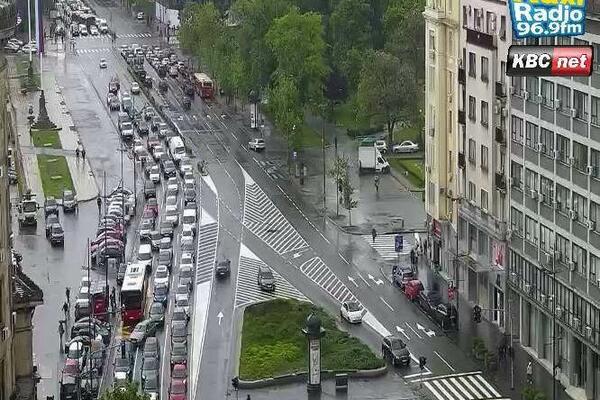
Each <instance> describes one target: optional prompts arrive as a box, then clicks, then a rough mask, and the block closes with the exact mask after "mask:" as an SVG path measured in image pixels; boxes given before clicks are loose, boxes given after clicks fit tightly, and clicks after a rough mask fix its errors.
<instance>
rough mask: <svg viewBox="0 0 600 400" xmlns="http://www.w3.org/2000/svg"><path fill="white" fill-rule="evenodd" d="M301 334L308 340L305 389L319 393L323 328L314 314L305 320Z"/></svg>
mask: <svg viewBox="0 0 600 400" xmlns="http://www.w3.org/2000/svg"><path fill="white" fill-rule="evenodd" d="M302 333H304V335H305V336H306V337H307V339H308V380H307V381H306V389H307V390H308V391H309V392H320V391H321V338H322V337H323V336H325V328H323V327H322V326H321V319H320V318H319V317H318V316H317V315H316V314H314V313H311V314H310V315H309V316H308V318H306V327H304V328H303V329H302Z"/></svg>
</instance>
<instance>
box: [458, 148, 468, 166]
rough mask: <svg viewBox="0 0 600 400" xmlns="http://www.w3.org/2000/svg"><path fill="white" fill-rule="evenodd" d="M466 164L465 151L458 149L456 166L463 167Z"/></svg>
mask: <svg viewBox="0 0 600 400" xmlns="http://www.w3.org/2000/svg"><path fill="white" fill-rule="evenodd" d="M466 166H467V162H466V160H465V153H463V152H462V151H460V152H459V153H458V168H463V169H464V168H465V167H466Z"/></svg>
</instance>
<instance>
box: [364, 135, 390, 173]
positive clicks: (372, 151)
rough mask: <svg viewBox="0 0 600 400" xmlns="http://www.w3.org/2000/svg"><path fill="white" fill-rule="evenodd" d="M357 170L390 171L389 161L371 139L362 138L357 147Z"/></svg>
mask: <svg viewBox="0 0 600 400" xmlns="http://www.w3.org/2000/svg"><path fill="white" fill-rule="evenodd" d="M358 170H359V172H360V173H362V172H363V171H367V170H370V171H375V172H382V173H384V174H386V173H388V172H390V163H388V162H387V160H386V159H385V158H383V156H382V155H381V152H380V151H379V150H378V149H377V147H375V141H374V140H372V139H365V140H363V141H362V142H361V143H360V146H359V147H358Z"/></svg>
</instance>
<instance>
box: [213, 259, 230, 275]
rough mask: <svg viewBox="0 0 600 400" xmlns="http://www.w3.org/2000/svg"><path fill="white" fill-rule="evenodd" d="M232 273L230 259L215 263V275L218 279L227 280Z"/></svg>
mask: <svg viewBox="0 0 600 400" xmlns="http://www.w3.org/2000/svg"><path fill="white" fill-rule="evenodd" d="M230 273H231V261H230V260H229V259H225V260H221V261H217V262H216V263H215V275H216V276H217V278H225V277H227V276H229V274H230Z"/></svg>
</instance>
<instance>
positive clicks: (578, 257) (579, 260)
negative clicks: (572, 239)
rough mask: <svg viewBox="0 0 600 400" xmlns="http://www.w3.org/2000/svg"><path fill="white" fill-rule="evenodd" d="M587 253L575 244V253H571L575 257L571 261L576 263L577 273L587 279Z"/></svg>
mask: <svg viewBox="0 0 600 400" xmlns="http://www.w3.org/2000/svg"><path fill="white" fill-rule="evenodd" d="M586 253H587V252H586V251H585V250H584V249H582V248H581V247H579V246H577V245H576V244H573V251H572V253H571V254H572V255H573V257H572V259H571V261H573V262H574V263H575V272H577V273H578V274H579V275H582V276H585V277H587V263H586V261H587V260H586V255H587V254H586Z"/></svg>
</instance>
